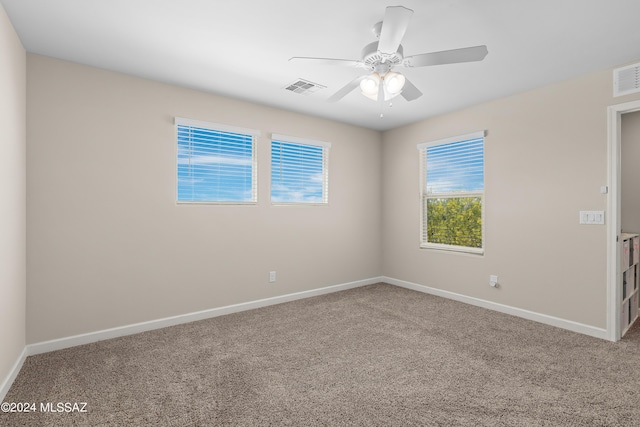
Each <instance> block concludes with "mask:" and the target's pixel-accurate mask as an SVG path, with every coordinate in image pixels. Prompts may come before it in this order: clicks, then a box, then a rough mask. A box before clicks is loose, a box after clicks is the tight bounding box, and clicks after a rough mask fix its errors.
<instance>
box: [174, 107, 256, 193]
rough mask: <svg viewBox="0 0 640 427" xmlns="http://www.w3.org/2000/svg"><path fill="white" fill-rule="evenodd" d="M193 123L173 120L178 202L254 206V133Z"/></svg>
mask: <svg viewBox="0 0 640 427" xmlns="http://www.w3.org/2000/svg"><path fill="white" fill-rule="evenodd" d="M194 123H195V122H188V121H187V120H184V119H182V120H179V119H176V127H177V141H178V159H177V160H178V189H177V193H178V197H177V198H178V201H179V202H217V203H255V202H256V201H257V185H256V156H255V144H256V141H255V139H256V138H255V133H254V134H248V133H238V132H232V131H229V130H226V131H225V130H219V129H215V128H210V127H202V126H204V125H203V124H201V122H198V123H197V124H198V126H196V125H195V124H194ZM211 126H215V125H214V124H211Z"/></svg>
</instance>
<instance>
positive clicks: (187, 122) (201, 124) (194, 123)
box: [174, 117, 260, 205]
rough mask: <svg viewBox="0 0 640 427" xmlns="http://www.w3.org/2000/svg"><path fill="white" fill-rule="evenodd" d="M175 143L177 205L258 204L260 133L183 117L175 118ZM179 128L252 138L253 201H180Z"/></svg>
mask: <svg viewBox="0 0 640 427" xmlns="http://www.w3.org/2000/svg"><path fill="white" fill-rule="evenodd" d="M174 124H175V132H176V136H175V143H176V155H175V160H176V174H175V177H176V183H175V191H176V203H177V204H213V205H255V204H257V203H258V153H257V150H258V144H257V142H258V137H259V136H260V131H259V130H255V129H249V128H243V127H237V126H229V125H224V124H219V123H212V122H207V121H201V120H193V119H186V118H183V117H175V120H174ZM178 126H190V127H196V128H202V129H209V130H214V131H220V132H230V133H237V134H243V135H247V136H251V138H252V149H251V153H252V159H251V175H252V176H251V200H248V201H235V200H180V199H179V198H178V183H179V176H178V167H179V166H178V151H177V150H178Z"/></svg>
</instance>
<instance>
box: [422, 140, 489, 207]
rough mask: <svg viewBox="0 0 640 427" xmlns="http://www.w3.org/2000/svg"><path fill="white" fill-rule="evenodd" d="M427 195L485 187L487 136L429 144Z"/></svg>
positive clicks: (475, 189)
mask: <svg viewBox="0 0 640 427" xmlns="http://www.w3.org/2000/svg"><path fill="white" fill-rule="evenodd" d="M425 151H426V156H427V162H426V164H427V173H426V180H427V185H426V189H427V194H434V195H435V194H439V193H454V192H473V191H482V190H483V189H484V138H477V139H470V140H465V141H457V142H451V143H447V144H440V145H434V146H431V147H427V149H426V150H425Z"/></svg>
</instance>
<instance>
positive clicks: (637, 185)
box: [620, 111, 640, 233]
mask: <svg viewBox="0 0 640 427" xmlns="http://www.w3.org/2000/svg"><path fill="white" fill-rule="evenodd" d="M620 155H621V175H622V177H621V178H622V182H621V185H620V187H621V188H620V190H621V198H622V200H621V216H622V218H621V221H622V230H624V231H628V232H633V233H640V111H636V112H634V113H628V114H623V115H622V133H621V148H620Z"/></svg>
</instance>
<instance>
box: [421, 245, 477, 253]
mask: <svg viewBox="0 0 640 427" xmlns="http://www.w3.org/2000/svg"><path fill="white" fill-rule="evenodd" d="M420 249H433V250H437V251H445V252H453V253H459V254H467V255H480V256H483V255H484V248H468V247H463V246H451V245H442V244H438V243H423V244H421V245H420Z"/></svg>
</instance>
